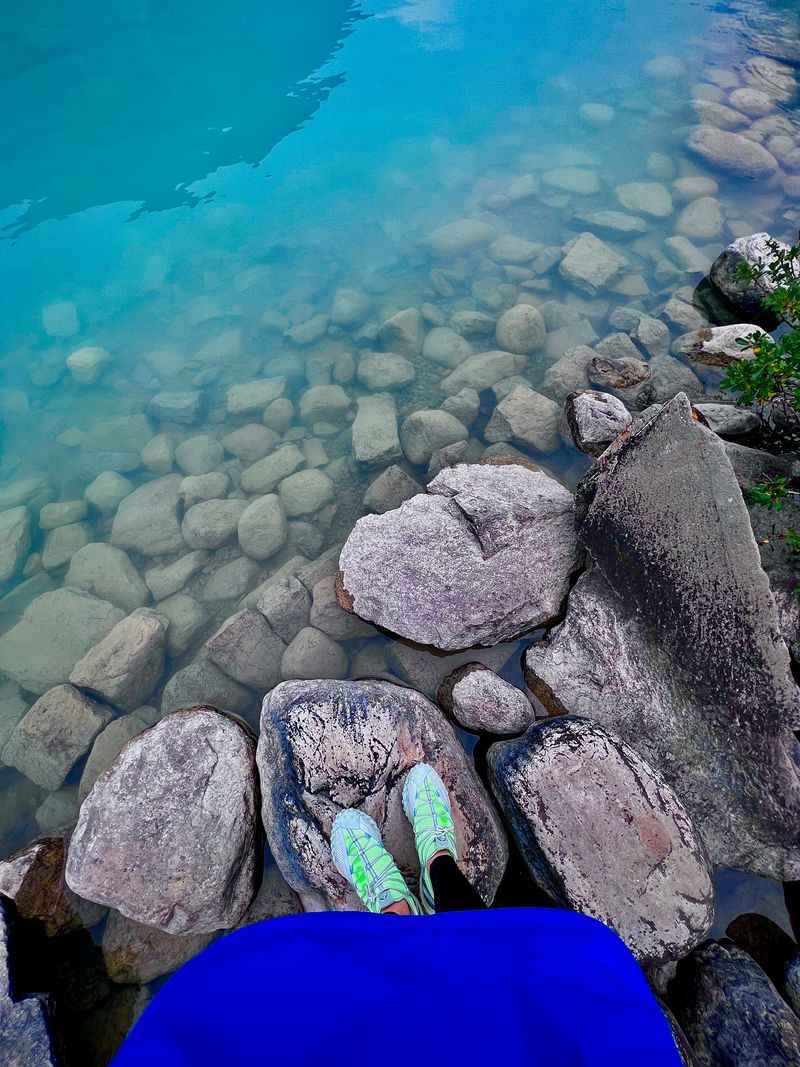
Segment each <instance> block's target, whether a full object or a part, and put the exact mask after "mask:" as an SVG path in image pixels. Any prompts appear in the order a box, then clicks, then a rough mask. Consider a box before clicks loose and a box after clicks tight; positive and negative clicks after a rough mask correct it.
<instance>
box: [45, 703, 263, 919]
mask: <svg viewBox="0 0 800 1067" xmlns="http://www.w3.org/2000/svg"><path fill="white" fill-rule="evenodd" d="M257 796H258V785H257V780H256V770H255V745H254V742H253V738H252V735H251V734H250V733H249V731H247V730H245V728H244V727H243V726H241V725H239V723H238V722H236V721H234V720H233V719H231V718H230V717H228V716H226V715H222V714H221V713H220V712H218V711H217V710H216V709H215V708H211V707H207V706H202V705H200V706H195V707H191V708H186V709H185V710H183V711H181V712H177V713H175V714H174V715H168V716H166V718H164V719H162V720H161V721H160V722H159V723H157V724H156V725H155V726H154V727H153V728H152V729H151V730H147V731H146V732H145V733H143V734H140V735H139V736H138V737H135V738H133V740H132V741H130V742H129V743H128V744H127V745H126V746H125V748H124V749H123V750H122V752H120V754H119V755H118V756H117V758H116V759H115V760H114V762H113V763H112V764H111V766H110V767H109V768H108V769H107V770H106V771H104V772H103V774H101V775H100V777H99V778H98V780H97V782H96V783H95V785H94V788H93V789H92V791H91V793H90V794H89V796H88V797H87V798H86V800H85V801H84V802H83V804H82V805H81V810H80V815H79V816H78V824H77V826H76V827H75V832H74V834H73V836H72V840H71V842H70V846H69V854H68V856H67V866H66V879H67V884H68V885H69V886H70V888H71V889H72V890H73V891H74V892H75V893H78V894H79V895H80V896H82V897H85V898H86V899H87V900H94V901H96V902H97V903H100V904H107V905H109V906H110V907H112V908H116V909H117V910H118V911H120V912H121V913H122V914H123V915H125V916H126V917H127V918H129V919H133V920H134V921H136V922H141V923H147V924H148V925H149V926H155V927H157V928H158V929H160V930H164V931H165V932H166V933H173V934H187V933H207V932H211V931H213V930H219V929H230V928H231V927H233V926H236V924H237V923H238V922H239V921H240V919H241V918H242V916H243V915H244V913H245V912H246V911H247V909H248V907H249V906H250V904H251V902H252V900H253V897H254V896H255V893H256V888H257V884H256V869H257V866H258V863H259V862H260V856H259V836H260V835H259V827H258V815H257V810H256V806H257Z"/></svg>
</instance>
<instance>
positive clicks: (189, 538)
mask: <svg viewBox="0 0 800 1067" xmlns="http://www.w3.org/2000/svg"><path fill="white" fill-rule="evenodd" d="M247 508H248V503H247V501H246V500H204V501H203V502H202V503H200V504H194V505H193V506H192V507H190V508H189V510H188V511H187V512H186V514H185V515H184V518H183V525H182V526H181V533H182V534H183V539H184V541H185V542H186V544H187V545H188V546H189V548H194V549H198V548H208V549H213V548H222V546H223V545H226V544H227V543H228V542H229V541H231V540H233V538H234V537H235V536H236V533H237V530H238V527H239V522H240V520H241V518H242V515H244V513H245V512H246V511H247Z"/></svg>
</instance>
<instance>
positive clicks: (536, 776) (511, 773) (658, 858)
mask: <svg viewBox="0 0 800 1067" xmlns="http://www.w3.org/2000/svg"><path fill="white" fill-rule="evenodd" d="M489 774H490V778H491V782H492V788H493V790H494V792H495V794H496V795H497V797H498V799H499V800H500V803H501V804H502V806H503V809H504V811H505V813H506V816H507V817H508V820H509V822H510V824H511V828H512V830H513V832H514V835H515V837H516V838H517V841H518V842H519V845H520V848H521V850H522V855H523V858H524V859H525V862H526V863H527V865H528V867H529V868H530V870H531V873H532V874H533V876H534V878H535V879H536V881H537V882H538V883H539V885H540V886H541V887H542V889H544V890H545V891H546V892H547V893H548V894H549V895H550V896H551V897H552V898H553V899H554V900H555V901H557V902H558V903H559V904H561V905H563V906H565V907H569V908H574V909H575V910H576V911H582V912H584V914H586V915H593V916H594V917H595V918H596V919H600V920H601V921H602V922H604V923H605V924H606V925H607V926H610V927H612V929H614V930H616V931H617V933H618V934H619V935H620V937H621V938H622V939H623V940H624V941H625V942H626V943H627V945H628V947H629V948H630V949H631V951H632V952H633V954H634V955H635V956H636V958H637V959H638V960H639V961H640V962H641V963H642V964H644V965H648V964H660V963H665V962H668V961H670V960H676V959H679V958H680V957H681V956H684V955H685V954H686V953H687V952H688V951H689V950H690V949H691V948H693V947H694V946H695V945H696V944H697V943H698V942H699V941H701V940H702V938H703V937H704V936H705V935H706V933H707V932H708V930H709V928H710V926H711V923H712V920H713V918H714V888H713V884H712V880H711V866H710V864H709V861H708V856H707V854H706V850H705V847H704V846H703V843H702V841H701V839H700V836H699V834H698V833H697V831H696V830H695V828H694V826H693V825H692V821H691V819H690V818H689V815H688V813H687V811H686V809H685V808H684V806H683V804H681V802H680V801H679V800H678V798H677V797H676V796H675V794H674V792H673V791H672V790H671V789H670V787H669V786H668V785H667V784H666V782H665V781H664V780H663V779H662V778H661V776H660V775H659V774H657V773H656V771H654V770H653V768H652V767H651V766H650V765H649V764H648V763H646V762H645V761H644V760H643V759H641V757H639V756H637V755H636V753H635V752H634V751H633V749H631V748H630V747H629V746H628V745H625V744H623V743H622V742H621V741H618V740H617V739H616V738H614V737H612V736H611V734H609V733H607V732H606V731H605V730H604V729H603V728H602V727H601V726H598V725H597V724H596V723H593V722H590V721H588V720H587V719H578V718H574V717H572V716H563V717H560V718H557V719H552V720H550V721H549V722H545V723H540V724H539V725H538V726H534V727H532V728H531V729H530V730H529V731H528V732H527V733H526V734H525V735H524V736H523V737H521V738H519V739H517V740H514V741H502V742H498V743H497V744H495V745H492V747H491V748H490V749H489ZM576 783H580V785H579V787H577V788H576Z"/></svg>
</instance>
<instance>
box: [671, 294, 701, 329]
mask: <svg viewBox="0 0 800 1067" xmlns="http://www.w3.org/2000/svg"><path fill="white" fill-rule="evenodd" d="M663 315H664V318H665V319H666V320H667V322H669V323H670V324H671V325H672V326H674V327H675V328H676V329H678V330H679V331H680V332H681V333H693V332H694V331H695V330H700V329H702V328H703V326H707V325H708V323H707V321H706V319H705V318H704V316H703V315H701V314H700V312H699V311H698V310H697V309H696V308H694V307H692V305H691V304H687V303H686V302H685V301H683V300H677V299H675V298H673V299H672V300H668V301H667V302H666V304H665V305H664V311H663Z"/></svg>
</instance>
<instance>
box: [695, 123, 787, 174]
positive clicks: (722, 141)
mask: <svg viewBox="0 0 800 1067" xmlns="http://www.w3.org/2000/svg"><path fill="white" fill-rule="evenodd" d="M686 146H687V148H689V149H691V151H693V152H696V153H697V155H699V156H701V157H702V158H703V159H705V160H706V162H708V163H711V164H712V165H713V166H715V167H718V168H719V169H720V170H724V171H727V172H729V173H730V174H738V175H741V176H742V177H745V178H769V177H770V176H771V175H772V174H774V173H775V171H776V170H777V169H778V161H777V160H776V159H775V157H774V156H773V155H772V154H771V153H770V152H768V151H767V150H766V148H764V146H763V145H760V144H756V143H755V141H750V140H748V139H747V138H746V137H742V136H741V134H738V133H728V132H727V131H725V130H718V129H715V128H714V127H713V126H695V128H694V129H693V130H692V132H691V133H690V134H689V136H688V137H687V138H686Z"/></svg>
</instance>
